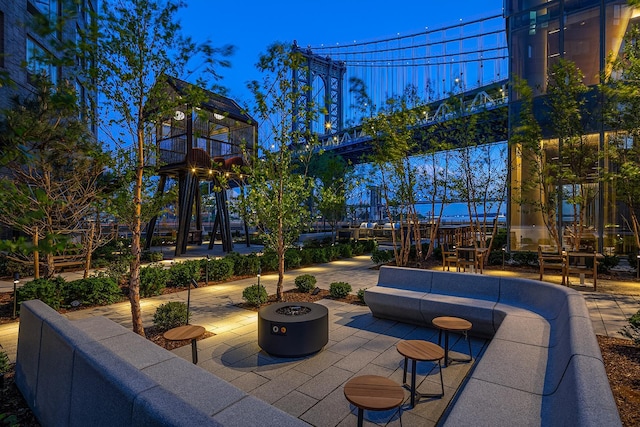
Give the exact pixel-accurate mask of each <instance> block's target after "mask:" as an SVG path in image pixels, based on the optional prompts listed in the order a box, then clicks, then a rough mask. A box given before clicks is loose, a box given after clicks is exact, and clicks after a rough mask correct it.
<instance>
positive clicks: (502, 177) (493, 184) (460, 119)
mask: <svg viewBox="0 0 640 427" xmlns="http://www.w3.org/2000/svg"><path fill="white" fill-rule="evenodd" d="M447 103H448V105H449V106H450V108H451V111H452V112H454V117H453V118H452V119H451V120H449V121H448V122H447V123H446V124H445V126H446V129H447V137H448V138H450V139H451V141H452V145H454V146H455V147H457V148H456V151H455V153H456V154H457V162H456V165H457V166H458V167H459V168H458V170H459V173H458V174H453V175H452V176H451V186H452V189H453V190H454V192H455V195H456V197H457V198H459V199H460V200H461V201H464V202H465V203H466V205H467V214H468V216H469V224H470V227H471V236H474V238H473V240H472V242H471V244H472V245H473V246H474V247H476V248H478V247H480V248H489V249H491V244H492V243H493V240H494V239H493V237H495V235H496V233H497V226H496V225H497V222H496V221H497V217H496V218H495V220H494V221H490V220H489V216H488V215H486V214H487V213H488V212H491V211H493V210H495V211H497V212H500V209H501V207H502V204H503V203H504V201H505V198H506V188H507V182H506V177H507V168H506V163H507V161H506V154H505V152H504V150H502V149H501V148H500V146H499V145H495V144H491V142H494V141H492V140H490V139H489V138H490V137H492V136H493V135H495V134H496V133H497V132H495V130H494V129H490V128H489V126H491V123H485V122H484V121H483V120H482V119H483V116H482V114H483V113H482V112H475V113H473V114H468V113H469V112H468V111H467V110H466V107H465V106H464V105H463V104H462V102H461V100H460V99H458V97H457V96H451V97H450V98H449V100H448V101H447ZM489 229H491V233H489Z"/></svg>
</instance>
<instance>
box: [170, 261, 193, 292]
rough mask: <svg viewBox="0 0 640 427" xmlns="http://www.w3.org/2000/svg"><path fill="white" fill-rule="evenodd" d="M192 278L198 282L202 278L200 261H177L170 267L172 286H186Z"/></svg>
mask: <svg viewBox="0 0 640 427" xmlns="http://www.w3.org/2000/svg"><path fill="white" fill-rule="evenodd" d="M191 279H193V280H195V281H196V282H197V281H198V279H200V261H199V260H195V259H192V260H188V261H183V262H177V263H175V264H173V265H172V266H171V268H170V269H169V282H170V284H171V286H175V287H186V286H189V284H190V283H191Z"/></svg>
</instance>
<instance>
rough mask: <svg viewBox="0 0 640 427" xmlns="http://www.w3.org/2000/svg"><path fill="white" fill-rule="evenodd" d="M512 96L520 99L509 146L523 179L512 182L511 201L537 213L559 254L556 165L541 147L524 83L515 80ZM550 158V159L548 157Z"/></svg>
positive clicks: (560, 242) (529, 96) (537, 125)
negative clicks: (519, 161) (517, 161)
mask: <svg viewBox="0 0 640 427" xmlns="http://www.w3.org/2000/svg"><path fill="white" fill-rule="evenodd" d="M514 92H515V93H517V94H518V96H519V101H518V102H519V107H520V112H519V115H518V117H517V118H516V119H515V120H514V123H515V124H514V126H513V127H512V129H513V130H512V134H511V137H510V138H509V145H510V147H511V149H512V150H513V152H514V153H515V156H520V157H521V158H522V164H523V169H524V170H526V175H519V176H518V177H515V178H514V179H513V180H512V186H513V190H512V198H513V200H514V201H515V202H516V203H518V204H519V205H520V207H521V209H523V210H524V211H525V213H528V211H529V210H531V211H532V212H534V213H539V214H540V216H541V218H542V222H543V223H544V225H545V227H546V228H547V231H548V232H549V236H550V238H551V239H552V240H553V242H554V243H555V247H556V250H557V251H558V253H560V252H561V251H562V241H561V235H560V231H559V230H560V229H559V225H558V219H557V216H558V211H559V206H558V203H559V198H558V196H559V194H558V191H557V190H556V187H557V180H558V178H557V175H558V172H557V169H558V165H557V164H556V163H555V162H552V161H551V159H550V158H548V157H547V153H546V151H545V149H544V145H543V144H542V130H541V128H540V124H539V123H538V121H537V120H536V118H535V116H534V112H533V90H532V89H531V87H530V86H529V85H528V84H527V82H526V81H525V80H522V79H520V78H518V77H516V78H515V80H514ZM549 157H551V156H549Z"/></svg>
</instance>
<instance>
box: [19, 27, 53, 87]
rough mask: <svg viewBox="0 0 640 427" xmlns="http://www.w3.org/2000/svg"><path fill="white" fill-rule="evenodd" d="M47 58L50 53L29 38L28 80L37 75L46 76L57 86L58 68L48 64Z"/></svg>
mask: <svg viewBox="0 0 640 427" xmlns="http://www.w3.org/2000/svg"><path fill="white" fill-rule="evenodd" d="M47 56H48V52H47V51H46V50H45V49H44V48H43V47H42V46H40V45H39V44H38V43H36V42H35V41H34V40H33V39H31V38H29V37H27V58H26V60H27V76H28V78H33V76H34V75H37V74H41V75H45V76H47V77H48V78H49V80H50V81H51V83H53V84H54V85H55V84H57V83H58V68H57V67H55V66H53V65H51V64H48V63H47V62H46V58H47Z"/></svg>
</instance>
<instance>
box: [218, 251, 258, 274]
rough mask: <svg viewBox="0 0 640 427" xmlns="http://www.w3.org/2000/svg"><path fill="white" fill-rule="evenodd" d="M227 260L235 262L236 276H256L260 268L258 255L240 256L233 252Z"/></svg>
mask: <svg viewBox="0 0 640 427" xmlns="http://www.w3.org/2000/svg"><path fill="white" fill-rule="evenodd" d="M225 259H230V260H232V261H233V274H235V275H236V276H254V275H256V274H257V273H258V268H259V267H260V259H259V258H258V256H257V255H256V254H249V255H240V254H239V253H238V252H231V253H229V254H228V255H227V256H225Z"/></svg>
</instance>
